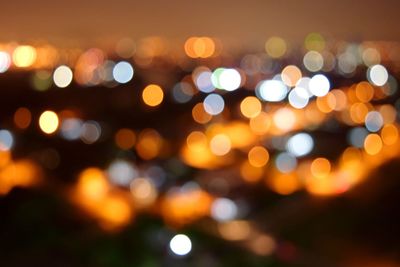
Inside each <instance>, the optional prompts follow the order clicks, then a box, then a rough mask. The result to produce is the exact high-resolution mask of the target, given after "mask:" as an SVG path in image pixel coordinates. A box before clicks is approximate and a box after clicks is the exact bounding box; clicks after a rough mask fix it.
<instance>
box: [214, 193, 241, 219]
mask: <svg viewBox="0 0 400 267" xmlns="http://www.w3.org/2000/svg"><path fill="white" fill-rule="evenodd" d="M237 214H238V207H237V206H236V204H235V202H233V201H232V200H230V199H228V198H217V199H216V200H214V202H213V203H212V206H211V216H212V217H213V218H214V219H215V220H217V221H219V222H224V221H229V220H233V219H235V218H236V216H237Z"/></svg>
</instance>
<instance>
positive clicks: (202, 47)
mask: <svg viewBox="0 0 400 267" xmlns="http://www.w3.org/2000/svg"><path fill="white" fill-rule="evenodd" d="M184 49H185V53H186V55H187V56H188V57H191V58H208V57H211V56H213V55H214V53H215V42H214V40H213V39H211V38H209V37H190V38H189V39H187V40H186V42H185V45H184Z"/></svg>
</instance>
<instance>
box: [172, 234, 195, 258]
mask: <svg viewBox="0 0 400 267" xmlns="http://www.w3.org/2000/svg"><path fill="white" fill-rule="evenodd" d="M169 248H170V249H171V251H172V252H173V253H174V254H176V255H178V256H184V255H187V254H189V252H190V251H191V250H192V241H190V238H189V237H188V236H187V235H183V234H179V235H176V236H174V237H173V238H172V239H171V241H170V242H169Z"/></svg>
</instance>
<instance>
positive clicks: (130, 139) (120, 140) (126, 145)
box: [115, 129, 136, 150]
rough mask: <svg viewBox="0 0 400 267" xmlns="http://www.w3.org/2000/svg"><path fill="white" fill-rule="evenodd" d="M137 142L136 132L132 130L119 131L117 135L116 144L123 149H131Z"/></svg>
mask: <svg viewBox="0 0 400 267" xmlns="http://www.w3.org/2000/svg"><path fill="white" fill-rule="evenodd" d="M135 142H136V135H135V132H134V131H132V130H131V129H119V130H118V132H117V133H116V134H115V143H116V144H117V146H118V147H119V148H121V149H125V150H128V149H131V148H132V147H133V146H134V145H135Z"/></svg>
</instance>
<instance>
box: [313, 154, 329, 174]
mask: <svg viewBox="0 0 400 267" xmlns="http://www.w3.org/2000/svg"><path fill="white" fill-rule="evenodd" d="M330 171H331V163H330V162H329V160H327V159H326V158H316V159H315V160H313V162H312V163H311V173H312V175H314V176H315V177H317V178H324V177H326V176H327V175H328V174H329V173H330Z"/></svg>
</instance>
